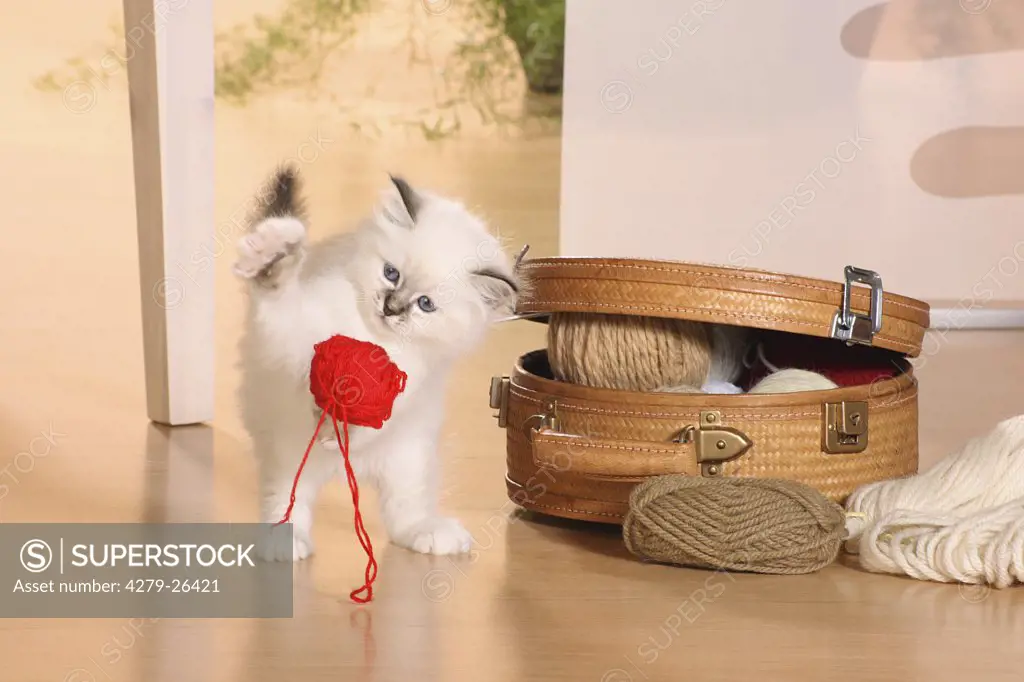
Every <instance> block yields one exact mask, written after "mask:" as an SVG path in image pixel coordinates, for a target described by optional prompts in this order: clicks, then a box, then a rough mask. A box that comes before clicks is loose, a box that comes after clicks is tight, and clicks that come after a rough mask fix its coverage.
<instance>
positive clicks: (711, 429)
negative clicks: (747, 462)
mask: <svg viewBox="0 0 1024 682" xmlns="http://www.w3.org/2000/svg"><path fill="white" fill-rule="evenodd" d="M721 423H722V413H721V412H717V411H714V410H707V411H704V412H701V413H700V423H699V424H698V425H697V426H687V427H686V428H685V429H683V430H682V431H681V432H680V433H679V435H678V436H677V437H676V438H675V440H676V442H679V443H690V442H692V443H693V449H694V451H695V453H696V455H697V462H698V463H699V464H700V473H701V476H704V477H706V478H715V477H717V476H721V475H722V462H726V461H728V460H730V459H734V458H736V457H739V456H740V455H742V454H743V453H744V452H746V451H747V450H749V449H750V447H751V446H752V445H753V444H754V442H753V441H751V440H750V438H748V437H747V435H746V434H744V433H742V432H740V431H738V430H736V429H733V428H730V427H728V426H722V425H721Z"/></svg>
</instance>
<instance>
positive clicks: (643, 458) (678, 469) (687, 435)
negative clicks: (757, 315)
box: [530, 410, 754, 479]
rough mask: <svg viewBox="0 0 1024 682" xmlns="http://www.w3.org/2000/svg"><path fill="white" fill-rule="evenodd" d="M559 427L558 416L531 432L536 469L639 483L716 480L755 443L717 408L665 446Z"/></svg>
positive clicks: (664, 444) (705, 413) (706, 413)
mask: <svg viewBox="0 0 1024 682" xmlns="http://www.w3.org/2000/svg"><path fill="white" fill-rule="evenodd" d="M551 421H554V424H552V423H551ZM557 423H558V422H557V417H555V418H552V419H549V421H548V422H547V423H544V424H542V426H541V427H540V428H539V429H532V430H531V431H530V433H531V439H530V440H531V447H532V449H533V463H534V465H535V466H537V467H540V468H545V469H555V470H558V471H566V470H569V469H571V470H572V471H574V472H577V473H580V474H586V475H589V476H604V477H614V478H635V479H639V478H645V477H648V476H662V475H665V474H685V475H688V476H697V475H700V476H705V477H708V478H714V477H717V476H721V475H722V473H723V471H724V463H725V462H727V461H729V460H733V459H736V458H737V457H739V456H740V455H742V454H743V453H745V452H746V451H747V450H749V449H750V448H751V447H752V446H753V444H754V443H753V441H751V440H750V438H748V437H747V435H746V434H744V433H743V432H741V431H738V430H736V429H734V428H730V427H726V426H722V415H721V413H719V412H717V411H715V410H705V411H703V412H701V413H700V422H699V424H697V425H691V426H687V427H686V428H685V429H683V430H682V431H680V433H679V435H678V436H677V437H676V438H674V439H672V440H671V441H669V442H664V443H654V442H646V441H629V440H613V439H604V438H589V437H586V436H575V435H569V434H566V433H562V432H560V431H557V430H556V429H557V428H558V427H557Z"/></svg>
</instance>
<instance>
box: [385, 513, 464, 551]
mask: <svg viewBox="0 0 1024 682" xmlns="http://www.w3.org/2000/svg"><path fill="white" fill-rule="evenodd" d="M396 544H398V545H401V546H403V547H406V548H408V549H411V550H413V551H414V552H420V553H421V554H465V553H466V552H468V551H469V549H470V547H472V546H473V536H472V535H470V534H469V531H468V530H466V529H465V528H464V527H463V526H462V524H461V523H459V521H458V520H457V519H452V518H446V517H442V516H438V517H435V518H431V519H425V520H423V521H420V522H419V523H417V524H416V525H414V526H413V527H412V528H410V529H409V530H408V531H406V532H405V533H403V534H402V535H401V536H400V537H399V538H397V539H396Z"/></svg>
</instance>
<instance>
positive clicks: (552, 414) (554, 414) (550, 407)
mask: <svg viewBox="0 0 1024 682" xmlns="http://www.w3.org/2000/svg"><path fill="white" fill-rule="evenodd" d="M534 421H536V422H538V423H539V424H540V425H539V426H537V427H536V428H535V429H533V431H541V430H544V431H559V430H560V426H561V424H562V422H561V420H560V419H559V418H558V401H557V400H555V399H553V398H552V399H549V400H547V401H546V402H545V403H544V412H543V413H538V414H532V415H530V416H529V417H527V418H526V421H525V422H523V427H524V428H525V427H527V426H529V425H530V424H531V423H532V422H534Z"/></svg>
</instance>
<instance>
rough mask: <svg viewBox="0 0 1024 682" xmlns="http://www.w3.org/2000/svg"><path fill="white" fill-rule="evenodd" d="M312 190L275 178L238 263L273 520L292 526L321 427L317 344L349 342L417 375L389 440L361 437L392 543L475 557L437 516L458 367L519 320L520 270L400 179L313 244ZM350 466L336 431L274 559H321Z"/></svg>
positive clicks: (314, 462)
mask: <svg viewBox="0 0 1024 682" xmlns="http://www.w3.org/2000/svg"><path fill="white" fill-rule="evenodd" d="M299 185H300V178H299V176H298V173H297V172H296V171H294V170H292V169H287V168H286V169H283V170H280V171H279V172H278V173H277V174H276V176H275V177H274V178H273V180H272V181H271V183H270V184H269V185H268V187H267V188H266V190H265V195H264V196H263V197H261V198H262V199H263V201H262V205H263V207H264V208H263V210H262V211H261V212H260V213H259V214H258V215H257V216H256V219H255V220H254V224H253V225H252V226H251V228H250V231H249V233H248V234H247V235H246V236H244V237H243V238H242V239H241V240H240V241H239V244H238V260H237V262H236V264H235V266H234V271H235V273H236V274H237V275H238V276H239V277H241V278H243V279H244V280H246V281H247V282H248V286H247V288H248V293H249V311H248V316H247V321H246V327H245V332H244V335H243V338H242V340H241V348H240V356H241V366H242V374H243V378H242V385H241V388H240V399H241V404H242V417H243V421H244V424H245V427H246V429H247V430H248V431H249V433H250V435H251V437H252V441H253V447H254V450H255V455H256V457H257V459H258V461H259V467H260V487H261V496H262V507H261V517H262V521H263V522H268V523H276V522H278V521H280V520H281V518H282V517H283V515H284V512H285V509H286V508H287V506H288V502H289V497H290V493H291V487H292V483H293V480H294V477H295V472H296V469H297V467H298V464H299V461H300V459H301V457H302V454H303V453H304V452H305V449H306V446H307V445H308V443H309V439H310V437H311V436H312V434H313V430H314V428H315V426H316V422H317V419H318V417H319V408H317V407H316V405H315V404H314V402H313V398H312V395H311V394H310V392H309V369H310V361H311V359H312V355H313V345H314V344H316V343H318V342H320V341H323V340H325V339H327V338H329V337H331V336H333V335H335V334H341V335H345V336H350V337H353V338H356V339H360V340H363V341H370V342H373V343H376V344H378V345H380V346H382V347H383V348H384V349H385V350H386V351H387V352H388V355H389V356H390V357H391V359H392V360H393V361H394V362H395V364H397V365H398V366H399V368H401V369H402V370H403V371H404V372H406V374H407V375H408V381H407V383H406V389H405V391H404V392H403V393H402V394H400V395H399V396H398V398H397V400H396V401H395V406H394V411H393V413H392V416H391V419H390V420H389V421H388V422H386V423H385V424H384V427H383V428H382V429H380V430H375V429H370V428H362V427H352V428H351V430H350V453H351V460H352V465H353V469H354V470H355V473H356V476H357V478H358V480H359V482H360V484H372V485H374V486H375V487H376V488H377V490H378V493H379V498H380V512H381V516H382V519H383V522H384V525H385V527H386V529H387V532H388V535H389V537H390V539H391V541H392V542H393V543H395V544H397V545H400V546H402V547H406V548H409V549H412V550H415V551H417V552H423V553H431V554H452V553H461V552H467V551H468V550H469V549H470V545H471V543H472V536H471V535H470V534H469V533H468V532H467V531H466V529H465V528H464V527H463V526H462V525H461V524H460V523H459V522H458V521H457V520H455V519H452V518H447V517H444V516H441V515H440V513H439V511H438V497H439V491H438V480H437V479H438V461H437V458H438V452H437V449H438V438H439V436H440V432H441V426H442V422H443V421H444V409H443V406H444V400H445V389H446V386H447V383H448V380H449V377H450V375H451V371H452V367H453V364H454V363H455V361H456V360H458V359H459V358H460V357H461V356H463V355H465V354H466V353H467V352H468V351H470V350H472V349H473V348H474V347H475V346H476V345H477V344H478V343H480V341H481V340H482V339H483V337H484V335H485V332H486V331H487V329H488V327H489V326H490V324H491V323H492V322H494V321H496V320H497V319H500V318H501V317H505V316H507V315H510V314H511V313H512V312H513V310H514V307H515V300H516V296H517V294H518V291H519V288H520V282H519V279H518V278H517V276H516V273H515V268H514V267H513V265H512V263H511V260H510V259H509V258H508V256H507V255H506V254H505V253H504V252H503V250H502V248H501V245H500V243H499V241H498V239H497V238H496V237H494V236H493V235H491V234H490V233H489V232H488V231H487V229H486V227H485V225H484V224H483V222H482V221H481V220H480V219H479V218H477V217H476V216H474V215H473V214H471V213H470V212H469V211H468V210H467V209H466V208H464V207H463V206H462V205H461V204H459V203H457V202H455V201H453V200H451V199H447V198H444V197H441V196H438V195H436V194H434V193H431V192H428V191H424V190H420V189H414V188H413V187H411V186H410V185H409V184H408V183H407V182H406V181H405V180H402V179H401V178H394V177H393V178H391V183H390V185H388V187H387V189H386V190H385V192H384V193H383V196H382V199H381V201H380V202H379V204H378V205H377V206H376V207H375V209H374V211H373V215H372V216H371V217H369V218H367V219H365V220H364V221H362V223H361V224H360V225H359V226H358V227H357V229H356V230H355V231H354V232H351V233H345V234H339V235H336V236H333V237H329V238H327V239H324V240H322V241H320V242H318V243H315V244H310V243H309V242H308V241H307V229H306V215H305V212H304V210H303V207H302V200H301V197H300V189H301V188H300V186H299ZM341 465H342V461H341V456H340V453H339V447H338V444H337V442H336V441H335V440H334V435H333V432H332V433H331V434H330V436H329V438H328V437H326V436H325V439H324V440H323V441H321V443H320V445H319V446H315V447H314V448H313V452H312V453H311V454H310V457H309V461H308V462H307V464H306V468H305V469H304V471H303V474H302V479H301V481H300V483H299V486H298V489H297V491H296V500H295V506H294V509H293V511H292V524H293V526H292V531H293V542H292V544H293V546H292V547H290V548H282V547H278V548H272V549H270V550H269V554H270V556H268V557H267V558H270V559H276V560H289V559H290V560H293V561H298V560H301V559H304V558H306V557H307V556H309V555H310V554H311V553H312V552H313V542H312V538H311V537H310V530H311V528H312V523H313V518H312V516H313V506H314V503H315V501H316V498H317V494H318V493H319V491H320V489H321V487H322V486H323V485H324V483H326V482H327V481H328V480H330V479H331V478H333V477H334V476H335V475H336V474H338V473H339V472H340V471H341Z"/></svg>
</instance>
